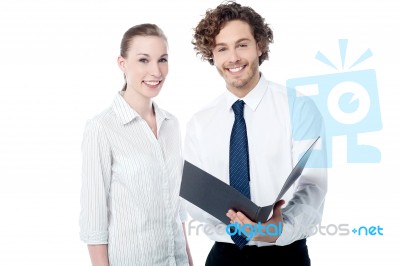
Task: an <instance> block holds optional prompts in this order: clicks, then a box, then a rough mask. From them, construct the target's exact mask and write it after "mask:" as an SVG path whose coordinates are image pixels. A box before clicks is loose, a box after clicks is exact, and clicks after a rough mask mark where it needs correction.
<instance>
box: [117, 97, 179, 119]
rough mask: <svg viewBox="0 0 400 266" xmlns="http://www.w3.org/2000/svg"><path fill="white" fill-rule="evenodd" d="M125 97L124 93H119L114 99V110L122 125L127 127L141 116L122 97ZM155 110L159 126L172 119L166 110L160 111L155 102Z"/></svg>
mask: <svg viewBox="0 0 400 266" xmlns="http://www.w3.org/2000/svg"><path fill="white" fill-rule="evenodd" d="M123 95H124V92H123V91H120V92H118V94H117V95H116V96H115V98H114V102H113V104H112V109H113V111H114V112H115V114H116V115H117V117H118V119H119V120H120V121H121V123H122V124H123V125H125V124H127V123H129V122H131V121H133V120H134V119H136V118H137V117H140V116H139V114H138V113H137V112H136V111H135V110H134V109H133V108H132V107H130V105H129V104H128V103H127V102H126V101H125V99H124V98H123V97H122V96H123ZM153 108H154V112H155V114H156V119H157V124H159V122H162V121H163V120H166V119H170V118H171V117H170V115H169V114H168V113H167V112H165V111H164V110H162V109H160V108H159V107H158V105H157V104H156V103H155V102H153Z"/></svg>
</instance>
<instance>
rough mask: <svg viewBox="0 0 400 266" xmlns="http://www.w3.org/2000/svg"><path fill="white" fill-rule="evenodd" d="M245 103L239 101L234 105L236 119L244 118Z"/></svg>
mask: <svg viewBox="0 0 400 266" xmlns="http://www.w3.org/2000/svg"><path fill="white" fill-rule="evenodd" d="M243 108H244V101H242V100H237V101H236V102H235V103H234V104H233V105H232V109H233V112H234V113H235V116H236V117H243Z"/></svg>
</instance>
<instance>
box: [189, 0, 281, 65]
mask: <svg viewBox="0 0 400 266" xmlns="http://www.w3.org/2000/svg"><path fill="white" fill-rule="evenodd" d="M232 20H241V21H244V22H247V23H248V24H249V26H250V28H251V30H252V34H253V36H254V39H255V40H256V43H257V44H258V47H259V48H260V50H261V52H262V54H261V55H260V56H259V58H258V64H259V65H261V64H262V62H263V61H264V60H265V59H268V53H269V44H270V43H272V42H273V34H272V30H271V28H270V27H269V25H268V24H267V23H265V22H264V18H263V17H261V16H260V15H259V14H258V13H257V12H255V11H254V10H253V9H252V8H251V7H247V6H241V5H240V4H238V3H236V2H233V1H228V2H226V3H223V4H220V5H219V6H217V7H216V8H215V9H208V10H207V11H206V14H205V16H204V18H203V19H202V20H201V21H200V22H199V24H198V25H197V27H196V28H195V29H194V31H195V33H194V35H193V40H192V44H193V45H194V46H195V47H194V50H195V51H196V54H197V55H200V56H201V59H202V60H207V61H208V62H209V63H210V64H211V65H214V60H213V56H212V55H213V54H212V50H213V49H214V47H215V37H216V36H217V35H218V34H219V32H220V31H221V29H222V28H223V27H224V26H225V24H226V23H227V22H229V21H232Z"/></svg>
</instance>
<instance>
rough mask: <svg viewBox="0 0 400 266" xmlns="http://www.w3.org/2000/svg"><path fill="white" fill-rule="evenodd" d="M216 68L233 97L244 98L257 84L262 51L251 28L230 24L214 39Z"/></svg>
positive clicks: (241, 24) (237, 21)
mask: <svg viewBox="0 0 400 266" xmlns="http://www.w3.org/2000/svg"><path fill="white" fill-rule="evenodd" d="M215 43H216V45H215V48H214V49H213V59H214V64H215V66H216V68H217V70H218V72H219V73H220V75H221V76H222V77H223V78H224V79H225V82H226V86H227V88H228V90H230V91H231V92H232V93H233V94H235V95H236V96H238V97H244V96H245V95H246V94H247V93H248V92H249V91H251V90H252V89H253V88H254V87H255V86H256V85H257V83H258V80H259V77H260V75H259V70H258V57H259V56H260V55H261V51H260V49H259V48H258V45H257V43H256V40H255V39H254V37H253V34H252V33H251V29H250V26H249V24H247V23H246V22H243V21H240V20H232V21H230V22H227V23H226V25H225V26H224V27H223V28H222V29H221V31H220V32H219V34H218V35H217V36H216V37H215Z"/></svg>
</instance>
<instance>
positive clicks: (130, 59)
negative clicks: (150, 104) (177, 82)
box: [118, 36, 168, 98]
mask: <svg viewBox="0 0 400 266" xmlns="http://www.w3.org/2000/svg"><path fill="white" fill-rule="evenodd" d="M167 49H168V48H167V42H166V41H165V40H164V39H163V38H161V37H157V36H135V37H133V38H132V40H131V43H130V46H129V50H128V52H127V57H126V58H123V57H121V56H120V57H119V58H118V64H119V67H120V68H121V70H122V71H123V72H124V74H125V76H126V83H127V91H128V90H131V92H134V93H135V94H137V95H140V96H141V97H145V98H152V97H155V96H157V95H158V93H159V92H160V90H161V87H162V85H163V84H164V81H165V78H166V77H167V74H168V52H167Z"/></svg>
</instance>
